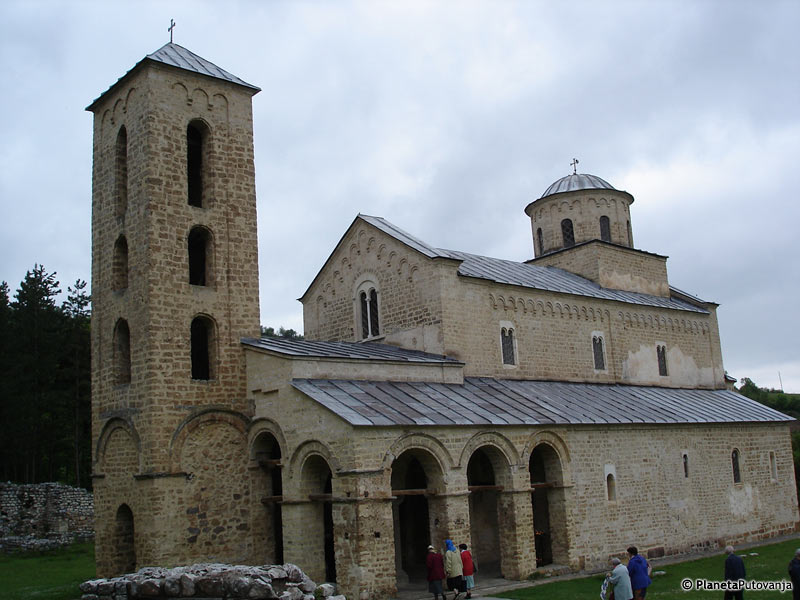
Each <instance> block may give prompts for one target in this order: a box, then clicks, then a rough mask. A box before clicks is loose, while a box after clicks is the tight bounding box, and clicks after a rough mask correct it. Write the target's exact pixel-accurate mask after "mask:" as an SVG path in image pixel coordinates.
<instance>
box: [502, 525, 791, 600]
mask: <svg viewBox="0 0 800 600" xmlns="http://www.w3.org/2000/svg"><path fill="white" fill-rule="evenodd" d="M798 547H800V540H797V539H795V540H789V541H788V542H781V543H779V544H771V545H769V546H760V547H757V548H751V549H748V550H742V551H741V553H738V552H737V554H739V555H740V556H741V557H742V558H743V559H744V564H745V568H746V569H747V578H748V579H750V580H758V581H773V580H780V579H786V580H787V581H788V579H789V575H788V573H787V571H786V569H787V567H788V565H789V561H790V560H791V559H792V557H793V556H794V551H795V550H796V549H797V548H798ZM751 552H755V553H758V556H751V555H750V553H751ZM724 563H725V555H724V554H723V555H718V556H711V557H707V558H700V559H697V560H692V561H687V562H682V563H673V564H669V565H659V564H658V561H656V562H654V563H653V571H665V572H666V574H665V575H658V576H654V577H653V583H652V585H651V586H650V587H649V588H648V589H647V600H692V599H694V598H697V599H701V598H705V599H706V600H712V599H721V598H722V595H723V592H721V591H697V590H694V591H691V592H684V591H682V590H681V585H680V584H681V580H682V579H684V578H687V577H688V578H690V579H708V580H712V581H719V580H721V579H722V576H723V571H724ZM602 582H603V575H595V576H592V577H584V578H582V579H571V580H567V581H556V582H553V583H547V584H542V585H538V586H534V587H529V588H524V589H519V590H513V591H509V592H502V593H499V594H497V596H500V597H502V598H513V599H514V600H533V599H536V598H548V600H576V599H578V598H599V597H600V585H601V584H602ZM744 597H745V598H750V599H751V600H752V599H754V598H756V599H758V598H761V599H763V600H770V599H774V598H777V599H781V600H790V599H791V597H792V593H791V592H786V593H784V594H781V593H778V592H770V591H761V592H756V591H750V592H745V594H744Z"/></svg>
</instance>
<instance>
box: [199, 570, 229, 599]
mask: <svg viewBox="0 0 800 600" xmlns="http://www.w3.org/2000/svg"><path fill="white" fill-rule="evenodd" d="M195 590H196V592H195V593H196V594H204V595H206V596H222V594H224V593H225V585H224V584H223V582H222V578H221V577H220V576H219V575H216V574H208V575H204V576H202V577H198V578H197V580H196V581H195Z"/></svg>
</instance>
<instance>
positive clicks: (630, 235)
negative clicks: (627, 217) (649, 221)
mask: <svg viewBox="0 0 800 600" xmlns="http://www.w3.org/2000/svg"><path fill="white" fill-rule="evenodd" d="M627 223H628V247H629V248H633V232H632V231H631V222H630V221H627Z"/></svg>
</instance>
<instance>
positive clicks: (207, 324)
mask: <svg viewBox="0 0 800 600" xmlns="http://www.w3.org/2000/svg"><path fill="white" fill-rule="evenodd" d="M191 338H192V339H191V353H192V379H201V380H208V379H212V378H213V375H214V373H213V366H214V348H215V342H214V340H215V338H214V322H213V321H212V320H211V319H209V318H208V317H195V318H194V319H193V320H192V326H191Z"/></svg>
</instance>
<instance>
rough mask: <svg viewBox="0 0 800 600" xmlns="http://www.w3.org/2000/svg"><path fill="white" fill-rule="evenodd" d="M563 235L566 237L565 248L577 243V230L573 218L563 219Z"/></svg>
mask: <svg viewBox="0 0 800 600" xmlns="http://www.w3.org/2000/svg"><path fill="white" fill-rule="evenodd" d="M561 235H562V237H563V238H564V248H569V247H571V246H574V245H575V231H574V229H573V228H572V219H564V220H563V221H561Z"/></svg>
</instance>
